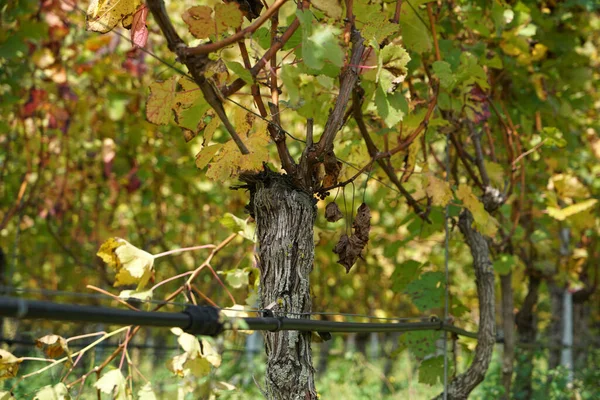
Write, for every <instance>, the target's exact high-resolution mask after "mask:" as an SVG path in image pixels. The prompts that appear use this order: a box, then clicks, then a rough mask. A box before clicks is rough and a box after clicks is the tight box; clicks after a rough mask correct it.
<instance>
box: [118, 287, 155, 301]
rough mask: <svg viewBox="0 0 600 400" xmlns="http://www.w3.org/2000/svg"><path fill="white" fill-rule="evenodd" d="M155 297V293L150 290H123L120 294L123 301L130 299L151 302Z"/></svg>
mask: <svg viewBox="0 0 600 400" xmlns="http://www.w3.org/2000/svg"><path fill="white" fill-rule="evenodd" d="M153 295H154V293H153V291H152V290H151V289H150V290H142V291H139V290H123V291H121V293H119V297H120V298H122V299H123V300H127V299H130V298H133V299H138V300H141V301H149V300H152V296H153Z"/></svg>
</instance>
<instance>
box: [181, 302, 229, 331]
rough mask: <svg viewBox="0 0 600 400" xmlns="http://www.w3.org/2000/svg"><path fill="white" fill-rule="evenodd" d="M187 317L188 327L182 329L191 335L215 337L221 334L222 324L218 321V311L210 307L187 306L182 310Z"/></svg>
mask: <svg viewBox="0 0 600 400" xmlns="http://www.w3.org/2000/svg"><path fill="white" fill-rule="evenodd" d="M183 313H184V314H187V315H189V317H190V325H189V326H188V327H187V328H186V329H184V331H185V332H187V333H189V334H192V335H204V336H217V335H218V334H220V333H221V332H223V323H222V322H221V321H220V320H219V309H217V308H215V307H210V306H192V305H190V306H187V307H186V308H185V310H183Z"/></svg>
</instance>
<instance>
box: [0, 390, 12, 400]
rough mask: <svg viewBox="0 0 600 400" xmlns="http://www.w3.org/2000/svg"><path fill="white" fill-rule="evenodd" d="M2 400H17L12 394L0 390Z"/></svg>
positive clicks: (0, 399)
mask: <svg viewBox="0 0 600 400" xmlns="http://www.w3.org/2000/svg"><path fill="white" fill-rule="evenodd" d="M0 400H16V399H15V397H14V396H13V395H12V393H11V392H5V391H3V390H0Z"/></svg>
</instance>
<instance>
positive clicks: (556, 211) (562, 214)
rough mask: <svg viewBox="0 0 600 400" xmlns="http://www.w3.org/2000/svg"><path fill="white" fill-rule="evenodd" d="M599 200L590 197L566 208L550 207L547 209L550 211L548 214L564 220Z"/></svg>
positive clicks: (592, 205) (590, 206)
mask: <svg viewBox="0 0 600 400" xmlns="http://www.w3.org/2000/svg"><path fill="white" fill-rule="evenodd" d="M597 202H598V200H597V199H588V200H585V201H582V202H580V203H576V204H573V205H572V206H568V207H565V208H557V207H548V208H547V209H546V211H547V212H548V215H549V216H551V217H552V218H554V219H557V220H559V221H564V220H565V219H567V218H568V217H571V216H573V215H575V214H579V213H580V212H583V211H586V210H588V209H590V208H592V207H594V206H595V205H596V203H597Z"/></svg>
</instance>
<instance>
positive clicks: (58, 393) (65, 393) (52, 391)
mask: <svg viewBox="0 0 600 400" xmlns="http://www.w3.org/2000/svg"><path fill="white" fill-rule="evenodd" d="M0 399H2V398H1V397H0ZM69 399H71V396H70V395H69V390H68V389H67V387H66V386H65V384H64V383H62V382H61V383H57V384H56V385H49V386H44V387H43V388H41V389H40V390H38V391H37V392H36V393H35V396H34V397H33V400H69Z"/></svg>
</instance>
